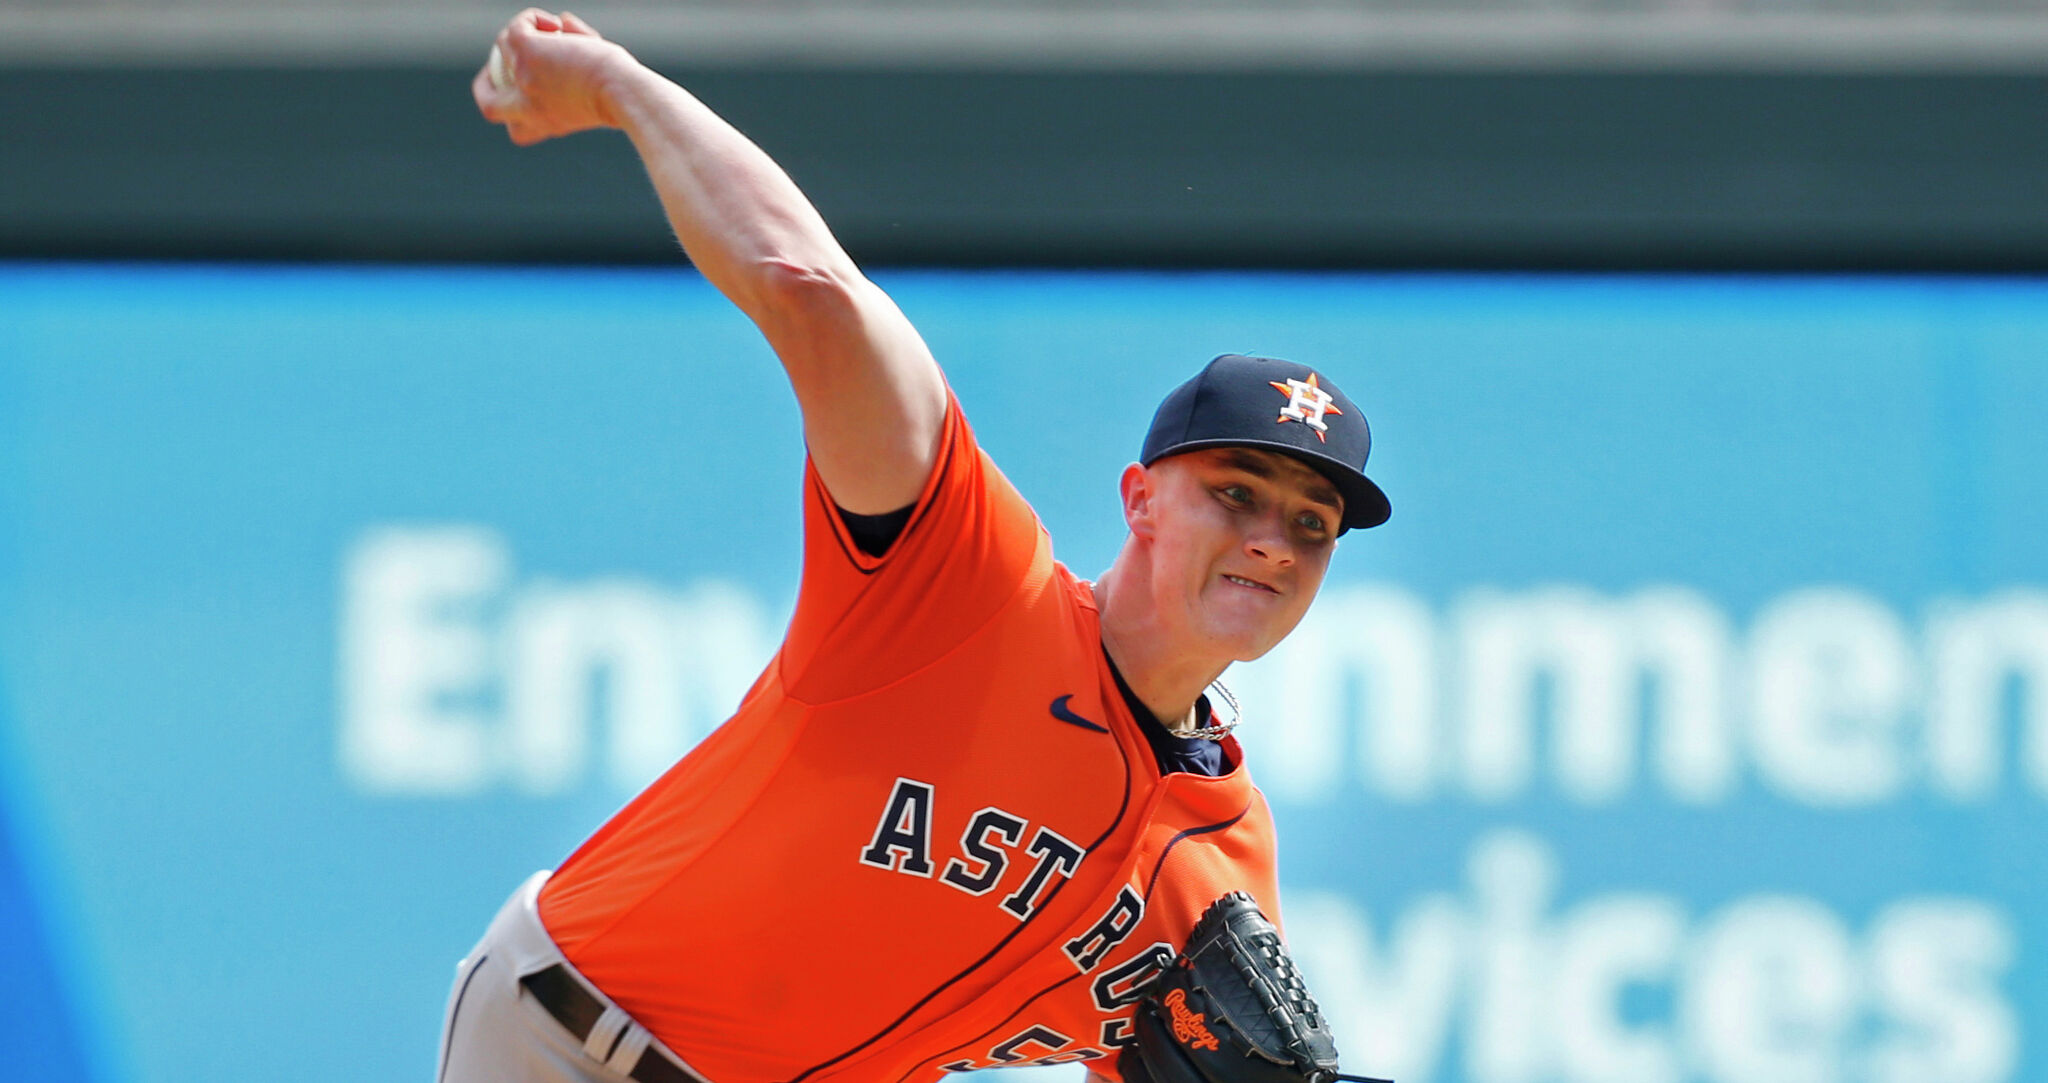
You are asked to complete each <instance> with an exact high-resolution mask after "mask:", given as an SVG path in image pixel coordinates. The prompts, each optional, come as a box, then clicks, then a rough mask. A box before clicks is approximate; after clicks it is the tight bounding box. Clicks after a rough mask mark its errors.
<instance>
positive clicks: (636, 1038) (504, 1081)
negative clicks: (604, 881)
mask: <svg viewBox="0 0 2048 1083" xmlns="http://www.w3.org/2000/svg"><path fill="white" fill-rule="evenodd" d="M547 879H548V874H547V873H546V872H537V873H535V874H533V876H532V877H530V878H529V879H528V880H527V881H526V883H524V884H521V885H520V886H519V890H517V891H515V892H513V893H512V897H511V898H509V899H507V900H505V905H504V906H503V907H502V908H500V909H499V911H498V916H497V917H496V918H495V919H493V920H492V922H491V927H490V928H489V929H488V930H487V931H485V933H484V938H483V939H482V940H480V941H478V942H477V945H476V947H475V948H474V949H472V950H471V951H470V953H469V955H468V956H467V957H466V958H464V959H463V960H462V961H461V962H460V963H457V964H456V966H455V987H454V988H453V989H452V990H450V991H449V994H448V1011H447V1014H446V1016H445V1017H444V1018H443V1020H442V1023H441V1063H440V1067H439V1068H438V1070H437V1071H436V1072H435V1075H434V1078H435V1080H436V1081H437V1083H633V1081H634V1080H636V1079H646V1078H648V1076H647V1075H646V1073H647V1071H648V1068H649V1067H650V1066H643V1065H642V1064H641V1058H642V1055H643V1054H645V1053H646V1052H647V1051H648V1048H649V1047H650V1046H653V1047H654V1049H655V1050H656V1055H657V1056H659V1055H662V1054H665V1055H666V1056H667V1058H668V1059H669V1060H670V1061H671V1062H672V1063H673V1065H674V1066H676V1067H679V1068H680V1069H681V1070H682V1072H683V1073H684V1075H683V1076H681V1078H684V1079H690V1078H694V1079H695V1080H696V1081H697V1083H704V1081H703V1077H702V1076H697V1075H695V1074H694V1072H692V1070H691V1069H690V1068H689V1064H688V1062H687V1061H685V1060H683V1058H681V1057H679V1056H676V1054H675V1051H674V1050H672V1049H669V1048H668V1047H667V1046H666V1045H663V1044H662V1043H661V1042H660V1041H658V1040H657V1039H656V1038H655V1037H654V1035H652V1034H650V1033H648V1031H647V1028H645V1027H643V1026H641V1025H640V1024H638V1023H636V1022H634V1021H633V1020H632V1018H631V1017H630V1016H628V1015H627V1014H626V1013H625V1012H624V1011H622V1010H620V1008H619V1006H618V1005H616V1004H614V1003H612V1002H611V999H610V998H608V997H606V996H605V995H604V993H603V991H601V990H599V989H598V988H597V987H596V985H594V984H592V983H591V982H590V981H589V980H588V979H585V978H583V977H582V976H581V975H579V974H577V973H576V968H575V967H572V966H570V965H569V961H568V960H567V959H565V958H563V956H562V952H561V949H559V948H557V947H556V946H555V942H554V940H553V939H551V938H549V936H548V931H547V929H546V928H545V927H543V926H542V925H541V922H540V910H539V907H538V905H537V904H538V900H539V899H540V888H541V885H542V884H544V883H546V882H547ZM557 966H559V967H564V968H566V969H567V973H568V974H569V975H573V976H574V977H575V979H576V980H577V981H579V982H581V984H582V987H583V989H584V991H586V992H587V993H588V994H589V995H591V996H592V997H594V998H596V1000H597V1002H598V1004H599V1005H601V1006H602V1009H603V1011H602V1014H601V1015H599V1016H598V1018H597V1020H596V1022H595V1023H594V1024H593V1025H591V1027H590V1033H589V1035H588V1036H587V1037H585V1038H583V1039H581V1040H578V1039H577V1037H576V1036H575V1034H573V1033H572V1032H570V1030H569V1029H568V1028H567V1027H565V1026H564V1025H563V1024H562V1023H561V1022H560V1021H559V1020H557V1019H556V1018H555V1017H554V1016H553V1015H550V1014H549V1013H548V1010H547V1009H546V1008H545V1007H543V1006H542V1005H541V1003H540V1001H539V1000H538V999H536V997H535V995H534V993H533V992H532V990H531V989H529V988H528V987H527V985H526V984H524V983H522V982H521V980H520V979H522V978H526V977H528V976H529V975H534V974H539V973H541V972H544V971H547V970H549V968H551V967H557ZM560 980H561V979H560V976H559V975H557V981H558V982H559V981H560ZM652 1067H660V1068H663V1069H666V1070H667V1071H666V1073H665V1074H664V1075H663V1076H662V1078H674V1076H673V1074H672V1073H673V1072H674V1070H675V1069H674V1068H671V1067H669V1066H668V1065H654V1066H652Z"/></svg>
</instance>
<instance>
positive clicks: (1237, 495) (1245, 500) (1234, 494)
mask: <svg viewBox="0 0 2048 1083" xmlns="http://www.w3.org/2000/svg"><path fill="white" fill-rule="evenodd" d="M1216 492H1217V494H1218V495H1220V496H1221V497H1223V499H1225V500H1227V501H1229V502H1230V503H1232V504H1237V505H1240V506H1242V505H1246V504H1250V503H1251V502H1252V491H1251V490H1250V489H1247V488H1245V487H1244V486H1242V485H1225V486H1224V487H1222V488H1221V489H1218V490H1216Z"/></svg>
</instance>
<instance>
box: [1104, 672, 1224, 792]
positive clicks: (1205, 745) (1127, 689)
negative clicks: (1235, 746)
mask: <svg viewBox="0 0 2048 1083" xmlns="http://www.w3.org/2000/svg"><path fill="white" fill-rule="evenodd" d="M1102 660H1103V661H1105V662H1108V663H1109V675H1110V676H1112V677H1115V678H1116V690H1117V691H1118V692H1121V693H1123V697H1124V705H1125V706H1127V707H1129V708H1130V709H1131V717H1133V718H1135V719H1137V720H1138V728H1139V729H1140V730H1142V731H1144V734H1145V742H1146V743H1147V744H1149V745H1151V746H1152V758H1153V759H1156V760H1158V761H1159V773H1160V774H1162V775H1167V774H1172V773H1173V772H1175V771H1179V772H1182V773H1184V774H1190V775H1207V776H1209V777H1210V778H1217V777H1221V776H1223V775H1227V774H1229V773H1230V765H1229V764H1228V762H1226V761H1225V760H1224V757H1223V745H1222V743H1221V742H1218V741H1211V740H1209V739H1208V738H1206V737H1176V736H1174V734H1173V732H1172V731H1171V730H1168V729H1167V728H1166V724H1165V723H1164V722H1161V721H1159V716H1157V715H1155V714H1153V713H1152V708H1150V707H1147V706H1145V702H1144V701H1143V700H1141V699H1139V698H1138V694H1137V693H1136V692H1133V691H1131V686H1130V684H1129V683H1127V682H1126V681H1125V680H1124V675H1123V671H1122V670H1119V669H1117V668H1116V659H1114V658H1111V657H1110V656H1109V648H1108V647H1104V648H1103V650H1102ZM1195 716H1196V719H1197V720H1198V721H1199V722H1200V723H1201V724H1202V725H1205V726H1206V725H1208V724H1209V697H1207V696H1203V697H1201V698H1200V699H1197V700H1196V701H1195Z"/></svg>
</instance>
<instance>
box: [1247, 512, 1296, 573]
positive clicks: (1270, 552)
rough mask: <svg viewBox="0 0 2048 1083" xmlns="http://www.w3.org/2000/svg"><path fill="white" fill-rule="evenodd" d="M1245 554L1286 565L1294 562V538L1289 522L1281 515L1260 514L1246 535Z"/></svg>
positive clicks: (1266, 561) (1263, 560)
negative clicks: (1291, 535)
mask: <svg viewBox="0 0 2048 1083" xmlns="http://www.w3.org/2000/svg"><path fill="white" fill-rule="evenodd" d="M1244 551H1245V555H1247V556H1250V557H1253V558H1256V559H1257V560H1260V561H1262V562H1264V563H1267V564H1272V565H1276V566H1279V567H1286V566H1287V565H1289V564H1292V563H1294V540H1293V538H1292V537H1290V536H1289V534H1288V532H1287V523H1286V522H1285V521H1284V520H1282V519H1281V518H1280V517H1279V516H1273V515H1266V516H1260V517H1259V519H1258V521H1257V522H1256V523H1254V524H1252V525H1251V526H1250V527H1249V528H1248V529H1247V530H1246V531H1245V536H1244Z"/></svg>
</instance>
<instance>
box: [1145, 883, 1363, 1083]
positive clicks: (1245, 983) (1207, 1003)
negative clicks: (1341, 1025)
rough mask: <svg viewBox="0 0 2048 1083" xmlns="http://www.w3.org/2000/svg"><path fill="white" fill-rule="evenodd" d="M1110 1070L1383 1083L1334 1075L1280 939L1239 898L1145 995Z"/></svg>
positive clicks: (1220, 904) (1332, 1060) (1261, 1082)
mask: <svg viewBox="0 0 2048 1083" xmlns="http://www.w3.org/2000/svg"><path fill="white" fill-rule="evenodd" d="M1117 1070H1118V1071H1119V1072H1120V1073H1122V1075H1123V1077H1124V1083H1330V1081H1331V1080H1338V1079H1349V1080H1358V1081H1360V1083H1390V1081H1388V1080H1372V1079H1366V1077H1364V1076H1355V1075H1343V1074H1341V1073H1339V1072H1338V1071H1337V1043H1336V1042H1335V1041H1333V1040H1332V1039H1331V1038H1330V1028H1329V1025H1328V1024H1327V1023H1325V1022H1324V1021H1323V1015H1322V1012H1320V1011H1318V1010H1317V1009H1316V1002H1315V998H1313V997H1311V996H1309V994H1308V987H1307V986H1305V985H1303V984H1302V982H1301V974H1300V973H1299V972H1297V971H1296V970H1295V969H1294V960H1293V959H1291V958H1289V957H1288V955H1287V948H1286V946H1285V945H1283V944H1281V943H1280V931H1279V930H1277V929H1275V928H1273V923H1272V922H1270V921H1267V920H1266V915H1264V914H1262V913H1260V912H1259V904H1258V903H1256V902H1253V901H1252V897H1251V896H1250V895H1247V894H1245V893H1244V892H1242V891H1233V892H1231V893H1230V894H1228V895H1225V896H1223V897H1222V898H1220V899H1218V900H1216V901H1215V902H1213V903H1210V904H1209V909H1208V910H1206V911H1204V912H1203V914H1202V919H1201V920H1200V921H1198V922H1196V923H1195V931H1194V933H1193V934H1191V935H1190V936H1189V937H1188V946H1187V949H1186V950H1185V951H1183V952H1181V954H1180V957H1179V958H1178V959H1175V960H1174V962H1173V965H1172V966H1169V967H1167V968H1166V970H1165V972H1164V973H1162V974H1161V975H1160V976H1159V977H1158V979H1157V980H1155V981H1154V982H1153V984H1152V985H1151V986H1150V987H1149V988H1148V989H1147V990H1146V992H1145V999H1144V1000H1143V1001H1141V1002H1139V1004H1138V1014H1137V1026H1136V1041H1134V1042H1133V1043H1132V1044H1131V1045H1129V1046H1126V1047H1125V1048H1124V1051H1123V1054H1122V1055H1121V1056H1120V1057H1119V1058H1118V1060H1117Z"/></svg>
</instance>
